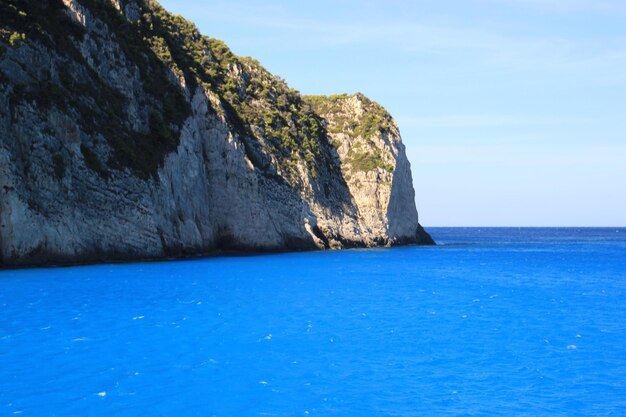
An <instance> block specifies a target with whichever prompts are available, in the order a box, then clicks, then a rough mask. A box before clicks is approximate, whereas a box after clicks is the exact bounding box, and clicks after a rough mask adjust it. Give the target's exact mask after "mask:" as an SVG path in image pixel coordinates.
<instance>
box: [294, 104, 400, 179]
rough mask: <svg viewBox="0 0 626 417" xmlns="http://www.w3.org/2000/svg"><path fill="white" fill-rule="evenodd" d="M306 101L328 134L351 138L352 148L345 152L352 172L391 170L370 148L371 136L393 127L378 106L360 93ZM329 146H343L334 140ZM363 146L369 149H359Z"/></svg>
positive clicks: (382, 109)
mask: <svg viewBox="0 0 626 417" xmlns="http://www.w3.org/2000/svg"><path fill="white" fill-rule="evenodd" d="M305 101H306V102H307V103H309V104H310V105H311V107H312V108H313V109H314V110H315V112H316V113H318V114H319V115H321V116H322V117H323V118H324V119H325V120H326V121H327V123H328V126H327V129H328V132H329V133H330V134H331V135H339V134H343V135H346V136H348V137H349V138H350V140H351V142H352V146H351V148H350V149H349V150H348V160H349V162H350V165H351V167H352V169H353V170H354V171H373V170H375V169H378V168H381V169H385V170H387V171H389V172H391V171H393V166H392V165H390V164H385V162H384V161H383V159H382V157H381V155H380V154H379V153H377V152H376V151H375V150H374V148H375V147H373V146H371V145H372V139H373V137H374V136H380V135H382V134H384V133H385V132H386V131H388V130H389V129H390V128H391V127H392V124H393V119H392V118H391V115H390V114H389V113H388V112H387V111H386V110H385V109H384V108H383V107H382V106H381V105H379V104H377V103H375V102H373V101H372V100H370V99H368V98H367V97H365V96H364V95H363V94H361V93H356V94H355V95H352V96H351V95H348V94H337V95H332V96H306V97H305ZM332 143H333V146H335V147H336V148H339V147H340V146H341V145H342V141H341V140H340V139H334V140H333V142H332ZM363 146H367V147H368V148H369V150H367V151H364V150H362V149H361V147H363Z"/></svg>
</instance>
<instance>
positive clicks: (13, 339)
mask: <svg viewBox="0 0 626 417" xmlns="http://www.w3.org/2000/svg"><path fill="white" fill-rule="evenodd" d="M430 231H431V233H432V234H433V237H434V238H435V239H436V240H437V241H438V242H439V243H443V245H442V246H438V247H404V248H394V249H376V250H350V251H343V252H314V253H295V254H276V255H263V256H241V257H222V258H217V257H216V258H209V259H200V260H190V261H174V262H158V263H136V264H124V265H100V266H88V267H73V268H48V269H28V270H26V269H25V270H8V271H0V308H1V310H0V311H1V314H0V416H5V415H7V416H10V415H22V416H63V417H67V416H107V417H109V416H219V417H235V416H238V417H245V416H372V417H377V416H624V415H626V229H431V230H430Z"/></svg>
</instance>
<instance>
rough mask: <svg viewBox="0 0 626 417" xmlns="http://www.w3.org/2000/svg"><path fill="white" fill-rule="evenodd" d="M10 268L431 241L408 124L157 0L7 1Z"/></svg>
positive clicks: (1, 116) (3, 134) (0, 140)
mask: <svg viewBox="0 0 626 417" xmlns="http://www.w3.org/2000/svg"><path fill="white" fill-rule="evenodd" d="M0 16H1V17H0V264H1V265H31V264H40V263H52V262H85V261H100V260H109V259H137V258H158V257H166V256H184V255H191V254H201V253H207V252H210V251H212V250H215V249H240V250H278V249H309V248H310V249H314V248H342V247H354V246H375V245H394V244H405V243H432V240H430V237H429V236H428V235H427V234H426V233H425V232H424V231H423V229H422V228H421V227H420V226H419V224H418V220H417V211H416V209H415V203H414V191H413V186H412V181H411V173H410V168H409V163H408V161H407V159H406V156H405V153H404V147H403V145H402V143H401V141H400V135H399V132H398V129H397V127H396V125H395V123H394V121H393V119H392V118H391V117H390V116H389V115H388V114H387V113H386V112H385V111H384V109H382V108H381V107H380V106H378V105H377V104H375V103H373V102H371V101H370V100H368V99H367V98H365V97H363V96H362V95H360V94H357V95H354V96H333V97H328V98H325V97H304V98H303V97H302V96H300V94H299V93H298V92H297V91H295V90H293V89H290V88H289V87H288V86H287V85H286V84H285V82H284V81H283V80H281V79H280V78H278V77H275V76H273V75H272V74H269V73H268V72H267V71H266V70H265V69H264V68H263V67H261V66H260V65H259V63H258V62H256V61H255V60H252V59H250V58H241V57H237V56H235V55H233V54H232V53H231V52H230V51H229V50H228V48H227V47H226V46H225V45H224V44H223V43H221V42H220V41H217V40H214V39H209V38H206V37H203V36H201V35H200V33H198V31H197V30H196V28H195V27H194V26H193V25H191V24H190V23H189V22H187V21H185V20H184V19H182V18H180V17H177V16H172V15H170V14H168V13H167V12H165V11H164V10H163V9H162V8H161V7H160V6H159V5H158V4H157V3H156V2H153V1H150V0H127V1H123V0H49V1H46V2H32V1H26V0H4V1H2V2H0Z"/></svg>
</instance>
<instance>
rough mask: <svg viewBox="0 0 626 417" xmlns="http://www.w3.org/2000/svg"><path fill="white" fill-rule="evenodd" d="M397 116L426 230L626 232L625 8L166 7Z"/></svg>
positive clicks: (615, 3)
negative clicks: (555, 228) (368, 99)
mask: <svg viewBox="0 0 626 417" xmlns="http://www.w3.org/2000/svg"><path fill="white" fill-rule="evenodd" d="M161 3H162V4H163V6H164V7H166V8H167V9H169V10H170V11H173V12H175V13H179V14H182V15H183V16H185V17H186V18H188V19H190V20H192V21H194V22H195V23H196V24H197V26H198V27H199V28H200V30H201V31H202V33H204V34H206V35H208V36H212V37H216V38H219V39H222V40H224V41H226V43H227V44H228V45H229V46H230V47H231V49H232V50H233V51H234V52H235V53H237V54H239V55H250V56H253V57H255V58H257V59H259V61H260V62H261V63H262V64H263V65H265V66H266V67H267V68H268V69H269V70H270V71H272V72H274V73H276V74H278V75H280V76H282V77H283V78H285V79H286V80H287V82H288V83H289V85H290V86H291V87H293V88H296V89H298V90H300V91H301V92H302V93H305V94H334V93H341V92H347V93H353V92H357V91H361V92H363V93H364V94H366V95H367V96H369V97H371V98H372V99H374V100H376V101H378V102H380V103H381V104H382V105H384V106H385V107H386V108H387V109H388V110H389V111H390V112H391V114H392V115H393V116H394V117H395V118H396V120H397V121H398V124H399V126H400V130H401V132H402V137H403V140H404V143H405V144H406V147H407V153H408V156H409V159H410V161H411V164H412V166H413V180H414V185H415V190H416V193H417V208H418V211H419V213H420V221H421V223H422V224H423V225H425V226H426V227H428V226H626V1H624V0H439V1H432V0H428V1H425V0H421V1H404V0H386V1H367V0H359V1H356V0H346V1H338V0H335V1H328V0H318V1H314V2H313V1H306V2H305V1H294V0H291V1H287V0H284V1H272V0H268V1H265V2H258V1H251V0H212V1H208V0H185V1H184V2H183V1H175V0H161Z"/></svg>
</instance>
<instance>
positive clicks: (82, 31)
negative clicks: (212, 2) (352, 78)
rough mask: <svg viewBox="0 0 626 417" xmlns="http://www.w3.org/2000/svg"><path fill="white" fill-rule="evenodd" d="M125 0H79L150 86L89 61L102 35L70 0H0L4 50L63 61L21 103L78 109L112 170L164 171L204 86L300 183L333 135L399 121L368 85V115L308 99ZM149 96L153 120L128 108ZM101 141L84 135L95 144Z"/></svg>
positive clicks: (255, 146) (100, 168)
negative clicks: (132, 87) (135, 85)
mask: <svg viewBox="0 0 626 417" xmlns="http://www.w3.org/2000/svg"><path fill="white" fill-rule="evenodd" d="M120 3H121V4H122V11H120V10H118V9H117V8H116V7H114V5H113V2H112V1H111V0H77V2H76V4H77V5H78V7H84V8H85V9H86V10H87V18H88V19H92V20H93V19H95V20H97V21H100V22H102V23H104V24H105V26H106V27H105V30H106V31H108V33H109V34H110V39H111V40H113V41H114V42H115V45H117V46H116V48H119V49H120V50H121V52H122V54H123V56H120V57H119V60H120V62H121V63H122V64H123V65H125V67H126V69H127V72H128V73H129V74H135V73H137V74H138V77H139V80H140V83H141V84H140V88H141V91H140V92H137V91H133V92H129V91H124V90H122V89H120V88H119V87H116V86H115V85H113V84H111V83H110V82H107V80H105V79H103V77H102V75H101V74H100V72H99V71H100V68H99V66H100V62H99V60H100V58H99V56H97V55H94V56H91V57H90V58H89V60H88V59H87V58H86V57H85V54H84V45H83V44H82V43H83V42H84V41H85V40H86V39H87V37H90V38H89V40H90V41H93V40H94V38H96V37H97V36H93V35H91V34H90V32H89V30H90V29H89V28H87V29H86V28H85V27H83V26H82V25H81V24H79V23H77V22H75V21H74V20H73V19H72V18H71V17H70V13H69V11H68V9H67V7H66V6H65V5H64V4H63V1H62V0H47V1H41V2H40V1H30V0H3V1H2V2H0V13H1V15H2V20H1V21H0V54H1V53H2V49H3V48H20V47H23V46H24V45H26V46H32V47H42V46H43V47H44V48H46V49H47V50H48V51H49V52H50V54H51V56H54V57H55V58H56V60H57V63H58V65H59V66H60V65H62V66H63V68H62V70H59V68H58V67H57V69H56V70H51V71H50V72H49V73H47V74H38V76H39V77H41V78H42V79H41V80H40V82H38V83H28V82H24V83H21V84H17V85H15V86H14V88H13V90H12V95H11V100H12V103H14V104H18V103H28V102H34V103H36V104H37V105H38V106H40V107H41V108H44V109H49V110H50V109H53V108H57V109H60V110H61V111H62V112H64V113H65V114H71V115H73V116H72V117H73V118H74V119H75V120H76V122H77V124H78V125H79V126H80V128H81V130H82V131H83V132H86V133H87V134H89V135H92V136H93V135H96V136H97V135H101V136H102V138H103V139H104V140H105V141H106V142H107V143H108V144H109V146H110V147H111V149H112V151H113V152H112V153H111V155H110V158H109V159H108V160H107V161H104V160H103V161H99V162H98V163H95V162H94V160H93V158H90V155H91V154H90V153H89V152H86V151H84V152H83V154H84V155H85V161H86V163H87V165H88V166H89V167H90V168H91V169H93V170H94V171H96V172H98V173H99V174H101V175H103V173H105V172H108V171H109V170H115V169H124V168H130V169H131V170H132V171H133V172H134V173H136V174H137V175H138V176H140V177H141V178H145V179H147V178H150V177H151V176H154V175H156V173H157V170H158V168H159V166H160V165H162V163H163V160H164V157H165V155H166V154H167V153H169V152H171V151H173V150H174V149H176V147H177V145H178V141H179V136H180V132H181V129H182V126H183V123H184V121H185V120H186V119H187V118H188V117H189V116H190V115H191V106H190V104H189V98H190V96H191V95H192V94H193V93H194V91H195V90H196V88H197V87H201V88H203V89H204V90H205V91H206V92H207V94H210V95H213V96H214V97H217V99H218V102H219V105H218V106H215V109H214V110H215V111H216V112H217V113H218V114H219V115H221V116H223V117H224V118H225V119H226V121H227V122H228V123H229V125H230V126H231V128H232V129H233V131H234V132H236V133H237V134H238V135H239V137H240V139H241V140H242V141H243V143H244V145H245V150H246V153H247V155H248V157H249V159H250V160H251V161H252V162H253V164H254V165H255V166H257V168H259V169H260V170H262V171H266V172H269V173H272V172H278V173H279V174H281V175H282V176H284V177H285V178H286V179H287V180H288V181H290V182H291V180H293V181H296V179H297V178H298V177H299V174H298V171H299V170H300V168H298V166H302V165H301V164H303V167H304V168H306V170H307V171H308V173H309V174H310V175H311V177H312V178H313V179H315V178H317V176H318V173H319V171H320V170H322V169H326V170H327V169H328V167H332V166H333V164H332V163H331V162H330V160H329V158H330V155H331V153H332V149H333V147H332V146H331V145H330V143H329V139H328V133H329V132H330V133H339V132H341V133H346V134H349V135H351V136H358V137H362V138H364V139H366V140H367V139H369V138H371V137H372V136H374V135H376V134H378V133H379V132H383V131H384V130H385V129H387V128H389V126H390V123H391V117H390V116H389V114H388V113H387V112H386V111H385V110H384V109H383V108H382V107H381V106H379V105H377V104H376V103H373V102H371V101H370V100H368V99H367V98H366V97H364V96H363V95H361V94H358V95H357V97H358V99H359V100H360V101H361V102H362V103H363V105H364V107H365V112H364V113H363V114H361V115H359V117H357V118H355V117H354V116H353V115H347V114H343V112H342V111H341V106H342V105H343V103H344V101H345V100H346V99H347V98H349V97H350V96H347V95H338V96H331V97H306V98H303V97H302V96H301V95H300V93H299V92H298V91H296V90H294V89H291V88H289V86H288V85H287V84H286V83H285V81H284V80H283V79H281V78H280V77H277V76H274V75H272V74H270V73H269V72H268V71H267V70H266V69H265V68H263V67H262V66H261V65H260V64H259V62H258V61H256V60H254V59H252V58H247V57H238V56H236V55H235V54H233V53H232V52H231V51H230V49H229V48H228V47H227V46H226V45H225V44H224V42H222V41H220V40H217V39H212V38H208V37H205V36H203V35H202V34H201V33H200V32H199V31H198V29H197V28H196V27H195V25H193V24H192V23H190V22H189V21H187V20H185V19H184V18H183V17H181V16H176V15H172V14H170V13H168V12H167V11H166V10H165V9H163V7H161V6H160V5H159V4H158V2H156V1H154V0H134V1H133V2H132V4H133V7H134V11H133V13H132V14H129V15H124V12H123V10H124V6H125V5H128V4H129V3H130V2H128V1H124V0H122V1H121V2H120ZM81 47H83V50H81ZM87 61H89V62H87ZM85 69H87V71H85ZM0 75H1V74H0ZM138 93H141V94H142V96H143V97H145V100H142V101H141V102H140V103H139V105H140V106H141V107H140V108H139V109H138V114H139V117H143V118H144V122H143V127H141V126H138V124H137V122H136V121H135V122H132V121H131V120H130V117H129V115H128V106H129V97H130V96H131V95H136V94H138ZM329 114H333V115H334V116H333V117H328V120H329V122H327V121H325V120H323V118H326V117H327V115H329ZM142 115H143V116H142ZM92 146H95V144H94V143H91V142H89V141H88V142H86V143H83V148H84V149H87V150H89V149H90V147H92ZM57 159H58V158H57ZM379 159H380V157H378V159H377V157H376V155H374V156H369V154H364V155H363V156H361V157H359V158H357V159H355V161H354V163H355V164H356V166H359V167H361V168H360V169H364V170H365V169H370V168H369V167H372V166H380V163H378V162H377V161H378V160H379ZM381 163H382V162H381ZM59 166H60V163H59V162H55V167H57V168H55V172H61V169H60V168H58V167H59Z"/></svg>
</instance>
